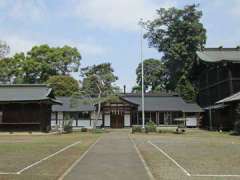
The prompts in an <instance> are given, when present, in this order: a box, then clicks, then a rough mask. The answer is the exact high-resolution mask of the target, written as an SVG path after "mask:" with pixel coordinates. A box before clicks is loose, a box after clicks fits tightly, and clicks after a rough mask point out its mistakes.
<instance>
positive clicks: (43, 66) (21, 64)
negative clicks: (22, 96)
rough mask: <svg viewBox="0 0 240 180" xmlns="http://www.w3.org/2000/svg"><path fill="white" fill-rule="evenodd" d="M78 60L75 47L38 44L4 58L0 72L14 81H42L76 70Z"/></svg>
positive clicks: (78, 64) (78, 55) (79, 57)
mask: <svg viewBox="0 0 240 180" xmlns="http://www.w3.org/2000/svg"><path fill="white" fill-rule="evenodd" d="M80 60H81V55H80V53H79V52H78V50H77V49H76V48H72V47H69V46H64V47H49V46H48V45H40V46H35V47H33V48H32V49H31V50H30V51H29V52H27V53H26V54H24V53H17V54H15V55H14V56H13V57H12V58H9V59H8V60H6V61H5V62H4V66H0V72H3V74H4V76H5V77H6V78H5V79H9V80H13V81H14V83H30V84H32V83H44V82H46V81H47V80H48V79H49V77H50V76H53V75H66V74H69V73H70V72H77V71H78V69H79V66H80Z"/></svg>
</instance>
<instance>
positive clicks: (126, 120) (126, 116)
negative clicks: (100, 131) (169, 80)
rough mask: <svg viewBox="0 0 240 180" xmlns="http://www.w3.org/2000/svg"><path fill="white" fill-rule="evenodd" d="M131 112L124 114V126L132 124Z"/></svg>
mask: <svg viewBox="0 0 240 180" xmlns="http://www.w3.org/2000/svg"><path fill="white" fill-rule="evenodd" d="M130 125H131V123H130V114H124V126H130Z"/></svg>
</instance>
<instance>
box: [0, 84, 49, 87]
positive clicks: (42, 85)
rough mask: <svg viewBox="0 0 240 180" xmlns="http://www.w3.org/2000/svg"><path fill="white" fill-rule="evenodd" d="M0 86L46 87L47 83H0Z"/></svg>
mask: <svg viewBox="0 0 240 180" xmlns="http://www.w3.org/2000/svg"><path fill="white" fill-rule="evenodd" d="M0 87H48V85H47V84H0Z"/></svg>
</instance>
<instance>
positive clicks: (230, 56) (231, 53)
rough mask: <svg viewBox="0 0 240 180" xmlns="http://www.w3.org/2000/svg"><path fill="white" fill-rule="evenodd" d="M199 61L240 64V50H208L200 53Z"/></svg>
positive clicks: (198, 53) (220, 48)
mask: <svg viewBox="0 0 240 180" xmlns="http://www.w3.org/2000/svg"><path fill="white" fill-rule="evenodd" d="M197 55H198V57H199V59H201V60H202V61H205V62H212V63H216V62H220V61H231V62H239V63H240V48H239V47H237V48H222V47H219V48H206V49H204V50H203V51H198V52H197Z"/></svg>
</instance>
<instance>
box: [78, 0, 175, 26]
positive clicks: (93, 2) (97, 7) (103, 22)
mask: <svg viewBox="0 0 240 180" xmlns="http://www.w3.org/2000/svg"><path fill="white" fill-rule="evenodd" d="M175 4H176V2H175V0H168V1H165V0H160V1H158V3H157V2H154V1H153V0H151V1H150V0H87V1H76V2H75V14H76V15H77V16H79V17H80V18H84V19H85V20H86V21H87V22H88V23H89V24H90V25H93V26H96V27H100V28H106V29H108V28H111V29H120V30H127V31H129V30H130V31H132V30H133V31H134V30H136V29H137V28H138V22H139V20H140V18H143V19H151V18H152V17H153V16H154V15H155V13H156V12H155V9H158V8H160V7H166V8H167V7H171V6H173V5H175Z"/></svg>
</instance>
